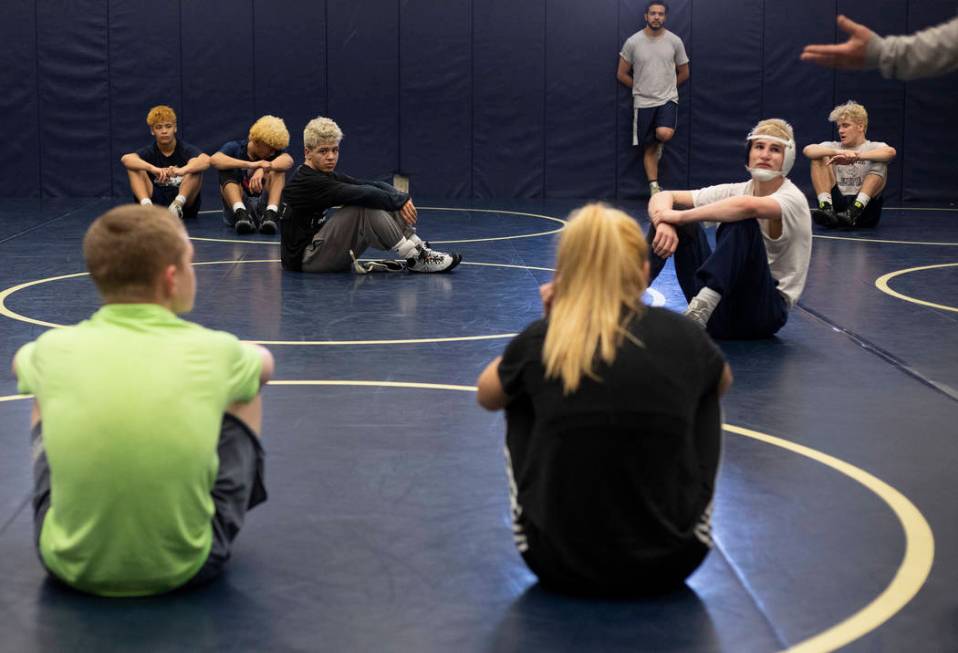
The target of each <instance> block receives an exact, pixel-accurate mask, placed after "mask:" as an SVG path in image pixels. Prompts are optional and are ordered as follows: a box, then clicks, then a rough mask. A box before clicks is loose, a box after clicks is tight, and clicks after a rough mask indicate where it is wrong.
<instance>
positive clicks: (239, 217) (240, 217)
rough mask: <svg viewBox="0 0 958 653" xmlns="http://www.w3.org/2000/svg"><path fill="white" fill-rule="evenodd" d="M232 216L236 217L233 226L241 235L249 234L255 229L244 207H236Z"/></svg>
mask: <svg viewBox="0 0 958 653" xmlns="http://www.w3.org/2000/svg"><path fill="white" fill-rule="evenodd" d="M233 217H235V218H236V222H234V223H233V228H234V229H235V230H236V233H238V234H239V235H241V236H245V235H246V234H251V233H253V232H254V231H256V227H255V226H253V221H252V220H250V219H249V212H247V210H246V209H236V211H234V212H233Z"/></svg>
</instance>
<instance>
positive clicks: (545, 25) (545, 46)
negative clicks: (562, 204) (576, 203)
mask: <svg viewBox="0 0 958 653" xmlns="http://www.w3.org/2000/svg"><path fill="white" fill-rule="evenodd" d="M548 76H549V2H548V0H542V197H543V198H546V197H548V196H549V186H548V176H547V171H546V160H547V158H548V153H547V152H548V146H549V125H548V124H547V123H546V117H547V116H546V105H548V96H549V86H548V82H549V79H548Z"/></svg>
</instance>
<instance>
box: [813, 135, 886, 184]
mask: <svg viewBox="0 0 958 653" xmlns="http://www.w3.org/2000/svg"><path fill="white" fill-rule="evenodd" d="M819 145H821V146H822V147H827V148H829V149H832V150H846V151H849V152H870V151H871V150H877V149H878V148H881V147H888V144H887V143H882V142H881V141H865V142H864V143H862V144H861V145H859V146H858V147H842V144H841V143H839V142H836V141H825V142H824V143H819ZM832 167H833V168H834V169H835V182H836V183H837V184H838V190H840V191H841V193H842V195H857V194H858V191H860V190H861V188H862V183H864V181H865V175H878V176H879V177H881V178H882V179H884V178H885V177H887V176H888V164H887V163H881V162H879V161H856V162H855V163H851V164H849V165H846V166H840V165H838V164H835V165H834V166H832Z"/></svg>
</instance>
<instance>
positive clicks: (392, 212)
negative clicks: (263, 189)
mask: <svg viewBox="0 0 958 653" xmlns="http://www.w3.org/2000/svg"><path fill="white" fill-rule="evenodd" d="M342 139H343V132H342V130H341V129H340V128H339V125H337V124H336V123H335V122H334V121H333V120H331V119H330V118H326V117H323V116H320V117H318V118H314V119H313V120H310V121H309V123H308V124H307V125H306V128H305V129H304V130H303V144H304V146H305V158H306V162H305V163H304V164H303V165H301V166H299V168H297V169H296V172H295V173H294V174H293V177H292V179H290V181H289V184H288V185H287V186H286V190H285V192H284V193H283V201H284V202H285V203H286V206H287V210H286V214H285V215H284V217H283V221H282V223H281V224H282V234H281V238H282V246H283V247H282V254H281V258H282V264H283V269H285V270H291V271H294V272H345V271H348V270H350V269H354V270H356V271H357V272H360V273H366V272H371V271H374V270H383V271H385V270H389V271H403V270H406V271H409V272H449V271H451V270H452V269H453V268H455V267H456V266H457V265H459V262H460V261H461V260H462V255H460V254H446V253H443V252H439V251H436V250H434V249H432V248H431V247H429V244H428V243H426V242H425V241H424V240H422V239H421V238H420V237H419V235H418V234H417V233H416V228H415V225H416V219H417V216H418V212H417V210H416V206H415V205H414V204H413V202H412V198H411V197H410V196H409V193H405V192H402V191H400V190H397V189H396V188H394V187H393V186H391V185H389V184H387V183H386V182H382V181H372V180H364V179H356V178H354V177H350V176H348V175H344V174H342V173H340V172H336V165H337V163H338V162H339V143H340V141H342ZM334 207H338V208H334ZM368 247H374V248H376V249H379V250H382V251H391V252H393V253H394V254H395V255H396V256H397V257H398V258H399V259H401V261H395V260H390V261H377V262H373V263H363V262H360V261H358V260H357V258H356V257H358V256H360V255H361V254H362V253H363V252H364V251H365V250H366V249H367V248H368Z"/></svg>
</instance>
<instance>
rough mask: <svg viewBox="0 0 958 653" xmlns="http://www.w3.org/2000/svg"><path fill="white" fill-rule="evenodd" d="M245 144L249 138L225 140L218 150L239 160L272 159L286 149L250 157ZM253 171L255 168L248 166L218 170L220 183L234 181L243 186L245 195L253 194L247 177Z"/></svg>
mask: <svg viewBox="0 0 958 653" xmlns="http://www.w3.org/2000/svg"><path fill="white" fill-rule="evenodd" d="M247 145H249V139H246V138H244V139H243V140H241V141H227V142H225V143H223V147H221V148H220V149H219V151H220V152H222V153H223V154H225V155H226V156H228V157H230V158H233V159H239V160H240V161H272V160H274V159H275V158H276V157H278V156H279V155H280V154H283V153H284V152H285V151H286V150H276V152H274V153H273V155H272V156H268V157H266V158H265V159H251V158H250V156H249V151H248V150H247V149H246V146H247ZM254 172H256V170H255V169H249V168H234V169H232V170H220V185H223V183H225V182H227V181H235V182H236V183H238V184H240V185H242V186H243V192H244V193H246V194H247V195H255V193H250V190H249V178H250V177H252V176H253V173H254Z"/></svg>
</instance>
